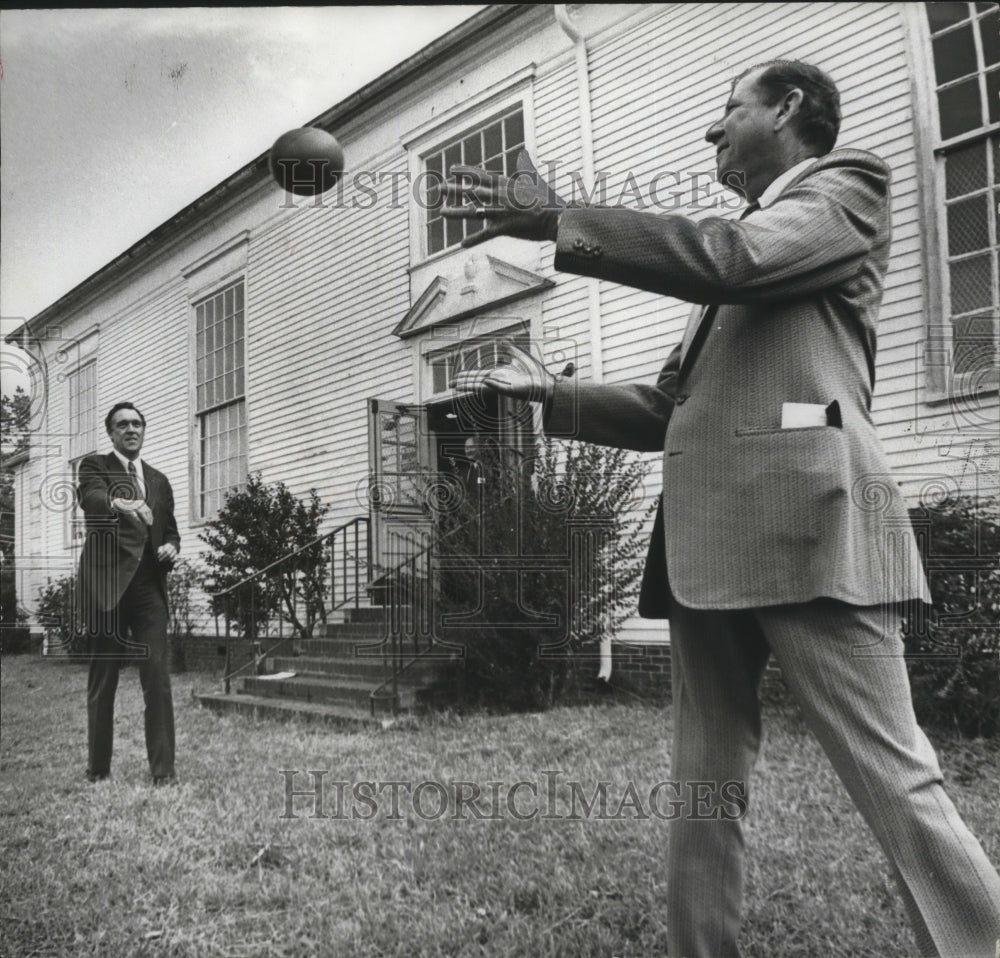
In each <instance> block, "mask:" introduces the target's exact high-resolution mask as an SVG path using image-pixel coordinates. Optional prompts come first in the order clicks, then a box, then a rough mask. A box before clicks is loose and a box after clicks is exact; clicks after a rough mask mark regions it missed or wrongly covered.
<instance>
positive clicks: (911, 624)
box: [904, 497, 1000, 736]
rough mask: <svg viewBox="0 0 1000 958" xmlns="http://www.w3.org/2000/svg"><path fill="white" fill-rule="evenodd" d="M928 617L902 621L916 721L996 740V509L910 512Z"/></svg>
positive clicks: (999, 561) (922, 613)
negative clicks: (924, 578)
mask: <svg viewBox="0 0 1000 958" xmlns="http://www.w3.org/2000/svg"><path fill="white" fill-rule="evenodd" d="M910 518H911V520H912V522H913V527H914V531H915V533H916V536H917V540H918V542H919V543H920V547H921V553H922V555H923V557H924V568H925V570H926V572H927V578H928V582H929V584H930V589H931V596H932V598H933V601H934V606H933V609H932V610H930V612H929V613H928V612H927V610H926V607H922V606H917V607H913V608H911V609H910V610H909V613H908V615H907V617H906V622H905V629H904V640H905V644H906V657H907V659H906V660H907V667H908V669H909V673H910V684H911V686H912V689H913V703H914V708H915V710H916V712H917V717H918V719H919V720H920V721H921V722H922V723H924V724H927V725H932V726H937V727H940V728H947V729H950V730H953V731H957V732H958V733H960V734H962V735H967V736H982V735H997V734H998V733H1000V509H998V500H997V499H996V498H987V499H982V500H973V499H970V498H967V497H953V498H950V499H947V500H945V501H943V502H939V503H935V504H932V505H929V506H919V507H917V508H914V509H911V510H910Z"/></svg>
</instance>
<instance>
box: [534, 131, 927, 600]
mask: <svg viewBox="0 0 1000 958" xmlns="http://www.w3.org/2000/svg"><path fill="white" fill-rule="evenodd" d="M889 179H890V175H889V169H888V167H887V166H886V165H885V164H884V163H883V162H882V161H881V160H879V159H878V158H877V157H875V156H873V155H871V154H869V153H865V152H861V151H856V150H838V151H835V152H833V153H830V154H828V155H827V156H824V157H822V158H821V159H819V160H817V162H816V163H814V164H813V165H812V166H810V167H809V168H808V169H806V170H805V171H804V172H803V173H801V174H800V175H799V176H798V177H796V178H795V179H794V180H792V182H791V183H789V184H788V185H787V186H786V188H785V189H784V190H783V191H782V193H781V195H780V196H779V197H778V199H777V200H776V201H775V202H774V203H773V204H771V205H770V206H768V207H766V208H764V209H761V210H759V211H758V212H755V213H754V214H753V215H752V216H750V217H749V218H747V219H746V220H743V221H736V220H729V219H722V218H715V217H712V218H707V219H703V220H700V221H698V222H695V221H693V220H690V219H687V218H685V217H683V216H676V215H664V216H656V215H650V214H648V213H639V212H635V211H631V210H626V209H596V208H595V209H571V210H567V211H566V212H564V213H563V214H562V216H561V219H560V224H559V236H558V243H557V251H556V261H555V264H556V267H557V268H558V269H560V270H564V271H568V272H574V273H580V274H583V275H588V276H596V277H600V278H602V279H608V280H613V281H614V282H617V283H622V284H625V285H628V286H634V287H638V288H640V289H646V290H651V291H654V292H658V293H663V294H664V295H669V296H676V297H679V298H681V299H686V300H688V301H690V302H692V303H699V304H707V305H709V306H710V309H709V310H707V312H706V315H705V321H706V322H707V323H710V326H709V327H708V328H707V329H706V333H707V335H705V336H704V338H701V337H699V338H700V341H701V344H700V349H691V350H688V351H687V352H686V353H683V354H682V346H681V345H678V347H677V348H676V349H675V350H674V351H673V352H672V353H671V354H670V356H669V357H668V358H667V361H666V363H665V365H664V366H663V368H662V370H661V372H660V375H659V376H658V377H657V380H656V382H655V383H650V384H642V383H635V384H626V385H620V386H617V385H597V384H589V383H585V382H579V383H578V382H575V381H573V380H567V381H562V382H560V383H558V384H557V385H556V387H555V391H554V394H553V396H552V401H551V403H550V404H549V407H548V412H547V415H546V431H547V432H548V433H549V434H551V435H560V436H564V437H574V438H578V439H582V440H585V441H588V442H595V443H600V444H604V445H610V446H618V447H623V448H628V449H636V450H642V451H654V450H656V451H662V453H663V493H662V498H661V508H660V513H659V516H658V518H657V525H656V528H655V529H654V534H653V540H652V542H651V545H650V552H649V556H648V558H647V564H646V571H645V576H644V580H643V589H642V597H641V599H640V614H642V615H645V616H648V617H665V616H666V612H667V607H668V597H669V594H670V593H672V594H673V596H674V597H675V598H676V599H677V601H679V602H680V603H682V604H683V605H685V606H688V607H689V608H695V609H736V608H756V607H761V606H767V605H778V604H785V603H793V602H804V601H808V600H810V599H814V598H817V597H820V596H828V597H832V598H835V599H841V600H843V601H845V602H850V603H853V604H857V605H875V604H879V603H884V602H890V601H897V600H904V599H909V598H918V597H919V598H922V599H924V600H925V601H927V600H929V593H928V591H927V586H926V582H925V580H924V575H923V571H922V567H921V561H920V557H919V554H918V552H917V550H916V545H915V543H914V540H913V536H912V533H911V530H910V523H909V518H908V515H907V511H906V506H905V503H904V501H903V498H902V496H901V494H900V491H899V487H898V485H897V483H896V481H895V480H894V479H893V477H892V475H891V472H890V469H889V465H888V462H887V460H886V457H885V455H884V452H883V450H882V447H881V444H880V442H879V440H878V437H877V435H876V432H875V426H874V424H873V422H872V419H871V398H872V388H873V386H874V380H875V350H876V332H875V325H876V319H877V316H878V309H879V305H880V303H881V299H882V283H883V278H884V276H885V271H886V266H887V263H888V257H889V244H890V220H889ZM702 312H705V311H702V310H696V311H694V313H693V314H692V322H699V321H700V319H701V314H702ZM691 338H692V337H691V336H690V335H687V336H685V340H690V339H691ZM787 402H791V403H810V404H816V405H822V406H824V407H828V419H827V425H817V426H814V427H811V428H799V429H785V428H782V406H783V404H784V403H787Z"/></svg>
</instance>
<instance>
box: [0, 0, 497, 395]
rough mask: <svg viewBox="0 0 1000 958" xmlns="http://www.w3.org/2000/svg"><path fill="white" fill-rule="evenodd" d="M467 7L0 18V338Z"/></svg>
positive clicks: (9, 13)
mask: <svg viewBox="0 0 1000 958" xmlns="http://www.w3.org/2000/svg"><path fill="white" fill-rule="evenodd" d="M479 9H481V7H477V6H451V7H449V6H434V5H427V6H406V7H402V6H383V7H364V6H356V7H247V8H212V7H200V8H187V9H180V8H179V9H155V8H151V9H141V8H134V9H114V10H110V9H109V10H75V9H74V10H59V9H49V10H5V11H3V12H0V63H2V67H0V70H2V72H0V151H2V157H0V163H2V177H0V189H2V194H0V195H2V198H0V217H2V224H0V233H2V235H0V317H2V327H3V328H2V330H0V332H2V333H3V334H6V333H8V332H10V331H11V329H13V328H14V327H15V326H17V325H19V324H20V323H21V322H23V321H24V319H26V318H30V317H32V316H34V315H35V314H37V313H38V312H40V311H41V310H42V309H44V308H45V307H46V306H49V305H50V304H52V303H53V302H55V301H56V300H57V299H58V298H59V297H60V296H62V295H63V294H64V293H66V292H68V291H69V290H70V289H72V288H73V287H74V286H76V285H77V284H78V283H80V282H81V281H82V280H84V279H86V278H87V277H88V276H89V275H90V274H92V273H94V272H96V271H97V270H98V269H100V268H101V267H102V266H104V265H105V264H106V263H108V262H109V261H110V260H112V259H113V258H114V257H115V256H117V255H118V254H119V253H121V252H123V251H124V250H126V249H127V248H128V247H129V246H131V245H132V244H133V243H135V242H136V241H137V240H139V239H141V238H142V237H143V236H144V235H146V233H148V232H150V230H152V229H154V228H155V227H156V226H158V225H159V224H160V223H162V222H164V221H165V220H166V219H168V218H169V217H170V216H171V215H172V214H174V213H176V212H177V211H178V210H180V209H182V208H183V207H185V206H186V205H187V204H188V203H190V202H191V201H192V200H194V199H196V198H197V197H198V196H200V195H201V194H202V193H204V192H205V191H206V190H208V189H210V188H211V187H213V186H214V185H216V184H217V183H219V182H220V181H222V180H223V179H225V178H226V177H227V176H229V175H230V174H231V173H234V172H236V170H238V169H239V168H240V167H242V166H243V165H244V164H245V163H248V162H249V161H250V160H252V159H254V158H255V157H256V156H258V155H260V154H261V153H263V152H264V151H265V150H266V149H267V148H268V147H269V146H270V145H271V143H273V142H274V140H275V139H276V138H277V137H278V136H279V135H280V134H281V133H283V132H285V131H286V130H289V129H292V128H294V127H298V126H303V125H305V124H306V123H308V122H309V121H310V120H312V119H314V118H315V117H316V116H318V115H319V114H320V113H322V112H324V111H325V110H326V109H328V108H329V107H331V106H333V105H334V104H335V103H338V102H339V101H340V100H343V99H344V98H345V97H347V96H349V95H350V94H351V93H353V92H354V91H355V90H357V89H358V88H359V87H361V86H363V85H364V84H365V83H367V82H369V81H370V80H373V79H374V78H375V77H377V76H378V75H379V74H381V73H384V72H385V71H386V70H388V69H390V68H391V67H393V66H394V65H395V64H397V63H399V62H400V61H402V60H404V59H405V58H406V57H408V56H409V55H410V54H412V53H415V52H416V51H417V50H419V49H420V48H421V47H423V46H426V44H428V43H430V42H431V41H432V40H434V39H435V38H436V37H438V36H440V35H441V34H443V33H445V32H447V31H448V30H450V29H451V28H452V27H454V26H455V25H457V24H458V23H460V22H461V21H462V20H465V19H467V18H468V17H470V16H472V15H473V14H474V13H475V12H476V11H477V10H479ZM8 358H9V357H8ZM12 368H13V367H12V366H11V364H10V363H9V362H8V363H5V364H4V370H3V371H4V386H3V388H4V391H5V392H8V391H10V386H11V383H12V382H13V380H14V378H15V376H14V375H12Z"/></svg>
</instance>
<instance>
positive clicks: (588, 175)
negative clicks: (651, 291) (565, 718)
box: [553, 3, 611, 681]
mask: <svg viewBox="0 0 1000 958" xmlns="http://www.w3.org/2000/svg"><path fill="white" fill-rule="evenodd" d="M553 10H554V12H555V17H556V23H558V24H559V26H560V28H561V29H562V31H563V33H565V34H566V36H567V37H569V39H570V41H571V42H572V43H573V47H574V50H575V52H576V90H577V97H578V98H579V104H580V108H579V112H580V153H581V164H582V167H583V169H582V170H581V171H580V172H581V175H582V177H583V185H584V188H585V189H586V191H587V194H588V195H590V196H592V195H593V192H594V183H595V181H596V178H597V175H596V171H595V170H594V122H593V121H594V117H593V109H592V106H591V102H590V58H589V55H588V53H587V41H586V38H585V37H584V36H583V34H581V33H580V31H579V30H577V29H576V27H575V26H573V24H572V22H571V20H570V15H569V10H568V9H567V5H566V4H565V3H557V4H554V5H553ZM586 288H587V315H588V318H589V320H590V323H589V325H590V378H591V379H592V380H593V381H594V382H597V383H599V382H603V381H604V349H603V340H602V331H601V298H600V290H599V287H598V280H597V279H595V278H594V277H588V278H587V280H586ZM597 677H598V678H599V679H603V680H604V681H607V680H608V679H610V678H611V637H610V636H602V638H601V667H600V671H599V672H598V675H597Z"/></svg>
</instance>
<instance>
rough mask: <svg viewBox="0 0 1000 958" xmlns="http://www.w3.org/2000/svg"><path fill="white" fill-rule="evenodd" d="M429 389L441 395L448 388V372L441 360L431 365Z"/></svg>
mask: <svg viewBox="0 0 1000 958" xmlns="http://www.w3.org/2000/svg"><path fill="white" fill-rule="evenodd" d="M431 374H432V380H431V388H432V389H433V391H434V392H435V393H443V392H444V391H445V390H446V389H447V388H448V370H447V368H446V366H445V362H444V360H443V359H438V360H435V362H434V363H432V364H431Z"/></svg>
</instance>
